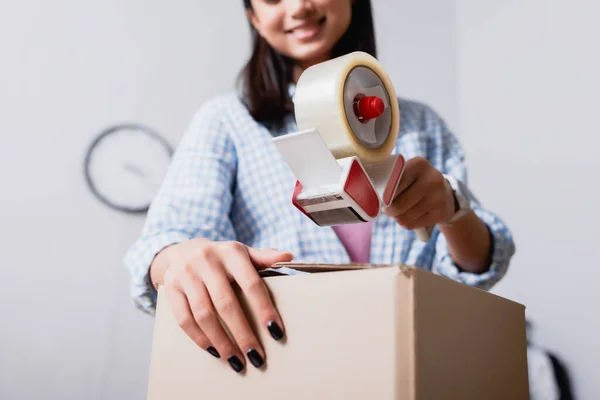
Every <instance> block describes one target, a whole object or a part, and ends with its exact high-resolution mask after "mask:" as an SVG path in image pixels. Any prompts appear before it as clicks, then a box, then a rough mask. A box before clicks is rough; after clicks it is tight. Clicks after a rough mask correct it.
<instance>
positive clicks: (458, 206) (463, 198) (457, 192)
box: [444, 174, 477, 223]
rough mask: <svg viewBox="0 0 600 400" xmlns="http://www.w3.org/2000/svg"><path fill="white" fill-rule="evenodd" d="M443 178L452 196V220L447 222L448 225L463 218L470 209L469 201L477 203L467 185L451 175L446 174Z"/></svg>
mask: <svg viewBox="0 0 600 400" xmlns="http://www.w3.org/2000/svg"><path fill="white" fill-rule="evenodd" d="M444 178H446V182H448V184H449V185H450V187H451V188H452V194H453V195H454V211H455V212H454V215H453V216H452V218H450V220H448V221H447V222H448V223H452V222H454V221H456V220H458V219H460V218H461V217H462V216H464V215H465V214H466V213H467V211H468V210H470V209H471V201H472V200H473V201H477V199H475V197H474V196H473V194H472V193H471V192H470V191H469V189H468V188H467V185H465V184H464V183H463V182H462V181H460V180H459V179H456V178H455V177H454V176H452V175H446V174H444Z"/></svg>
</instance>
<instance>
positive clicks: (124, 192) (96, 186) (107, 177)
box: [85, 124, 173, 213]
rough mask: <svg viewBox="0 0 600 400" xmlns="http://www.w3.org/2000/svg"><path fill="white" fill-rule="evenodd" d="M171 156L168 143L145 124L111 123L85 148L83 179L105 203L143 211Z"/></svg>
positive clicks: (130, 210) (146, 207)
mask: <svg viewBox="0 0 600 400" xmlns="http://www.w3.org/2000/svg"><path fill="white" fill-rule="evenodd" d="M172 155H173V148H172V147H171V145H170V144H169V143H168V142H167V141H166V140H165V139H164V138H163V137H162V136H160V135H159V134H158V133H156V132H155V131H153V130H152V129H150V128H148V127H145V126H143V125H139V124H123V125H117V126H113V127H110V128H108V129H106V130H105V131H103V132H102V133H100V135H98V137H97V138H96V139H95V140H94V141H93V142H92V144H91V145H90V147H89V149H88V151H87V154H86V156H85V178H86V182H87V184H88V186H89V188H90V190H91V191H92V193H93V194H94V196H96V197H97V198H98V199H99V200H100V201H101V202H102V203H104V204H105V205H107V206H109V207H111V208H113V209H115V210H119V211H123V212H127V213H144V212H146V211H148V208H149V207H150V203H151V202H152V199H153V198H154V196H155V195H156V192H157V190H158V188H159V186H160V184H161V182H162V180H163V178H164V176H165V174H166V172H167V169H168V167H169V164H170V162H171V157H172Z"/></svg>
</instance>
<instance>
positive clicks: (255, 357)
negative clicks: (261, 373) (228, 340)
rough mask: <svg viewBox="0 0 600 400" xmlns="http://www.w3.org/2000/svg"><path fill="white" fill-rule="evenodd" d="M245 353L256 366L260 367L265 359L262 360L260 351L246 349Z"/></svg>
mask: <svg viewBox="0 0 600 400" xmlns="http://www.w3.org/2000/svg"><path fill="white" fill-rule="evenodd" d="M246 355H247V356H248V359H249V360H250V362H251V363H252V365H254V366H255V367H256V368H260V367H261V366H262V365H263V364H264V362H265V360H263V358H262V357H261V355H260V353H259V352H258V351H256V350H254V349H250V350H248V351H247V352H246Z"/></svg>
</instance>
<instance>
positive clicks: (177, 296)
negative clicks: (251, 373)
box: [165, 285, 220, 358]
mask: <svg viewBox="0 0 600 400" xmlns="http://www.w3.org/2000/svg"><path fill="white" fill-rule="evenodd" d="M165 293H166V295H167V299H168V300H169V304H170V305H171V309H172V310H173V315H174V316H175V320H176V321H177V323H178V324H179V326H180V327H181V329H183V331H184V332H185V333H186V334H187V335H188V336H189V337H190V339H192V340H193V341H194V342H195V343H196V344H197V345H198V346H200V347H201V348H203V349H205V350H206V351H208V352H209V353H210V354H212V355H213V356H215V357H217V358H219V357H220V355H219V352H218V351H217V350H216V349H215V347H214V346H212V344H211V342H210V340H209V339H208V337H207V336H206V335H205V334H204V332H202V330H201V329H200V327H199V326H198V324H197V323H196V320H195V319H194V317H193V315H192V312H191V310H190V307H189V303H188V299H187V298H186V296H185V295H184V294H183V293H182V292H180V291H179V290H178V289H177V288H175V286H172V285H169V286H165Z"/></svg>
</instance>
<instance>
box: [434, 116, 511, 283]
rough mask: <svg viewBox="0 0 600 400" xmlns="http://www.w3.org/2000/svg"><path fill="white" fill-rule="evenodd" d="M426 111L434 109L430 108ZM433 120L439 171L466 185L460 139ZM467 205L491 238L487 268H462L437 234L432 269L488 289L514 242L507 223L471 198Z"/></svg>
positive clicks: (504, 267) (500, 274) (505, 266)
mask: <svg viewBox="0 0 600 400" xmlns="http://www.w3.org/2000/svg"><path fill="white" fill-rule="evenodd" d="M430 113H434V112H433V111H431V110H430ZM433 121H434V122H433V123H434V124H437V125H438V126H437V129H436V130H438V132H441V140H442V143H443V146H442V148H443V153H444V154H443V156H442V158H443V167H442V173H444V174H448V175H452V176H454V177H455V178H457V179H459V180H460V181H462V182H463V183H465V184H466V185H468V181H467V169H466V166H465V155H464V151H463V148H462V146H461V144H460V142H459V141H458V140H457V138H456V137H455V136H454V134H453V133H452V132H451V131H450V130H449V129H448V127H447V126H446V124H445V122H444V121H443V120H442V119H441V118H439V117H438V116H437V115H436V114H435V113H434V118H433ZM470 205H471V208H472V209H473V211H474V212H475V214H476V215H477V216H478V217H479V218H480V219H481V220H482V221H483V222H484V223H485V224H486V226H487V228H488V231H489V233H490V237H491V239H492V240H491V242H492V243H491V244H492V247H491V249H490V251H491V254H490V258H491V264H490V266H489V268H488V269H487V270H486V271H484V272H483V273H480V274H474V273H470V272H465V271H462V270H461V269H460V268H459V267H458V266H457V265H456V264H455V263H454V262H453V260H452V258H451V257H450V254H449V250H448V243H447V241H446V239H445V237H444V235H441V234H440V235H438V236H437V239H436V240H437V241H436V251H435V257H434V260H433V265H432V270H433V271H435V272H437V273H439V274H440V275H444V276H446V277H448V278H451V279H454V280H457V281H459V282H463V283H466V284H468V285H471V286H475V287H479V288H481V289H484V290H489V289H490V288H492V287H493V286H494V285H495V284H496V283H497V282H498V281H499V280H500V279H502V277H503V276H504V275H505V274H506V271H507V269H508V265H509V262H510V259H511V257H512V256H513V254H514V253H515V244H514V240H513V237H512V234H511V232H510V230H509V228H508V226H507V225H506V223H505V222H504V221H503V220H502V219H501V218H500V217H499V216H498V215H496V214H495V213H493V212H492V211H490V210H488V209H486V208H484V207H483V206H482V204H481V203H480V202H479V201H478V200H476V199H475V198H472V199H471V200H470Z"/></svg>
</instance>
